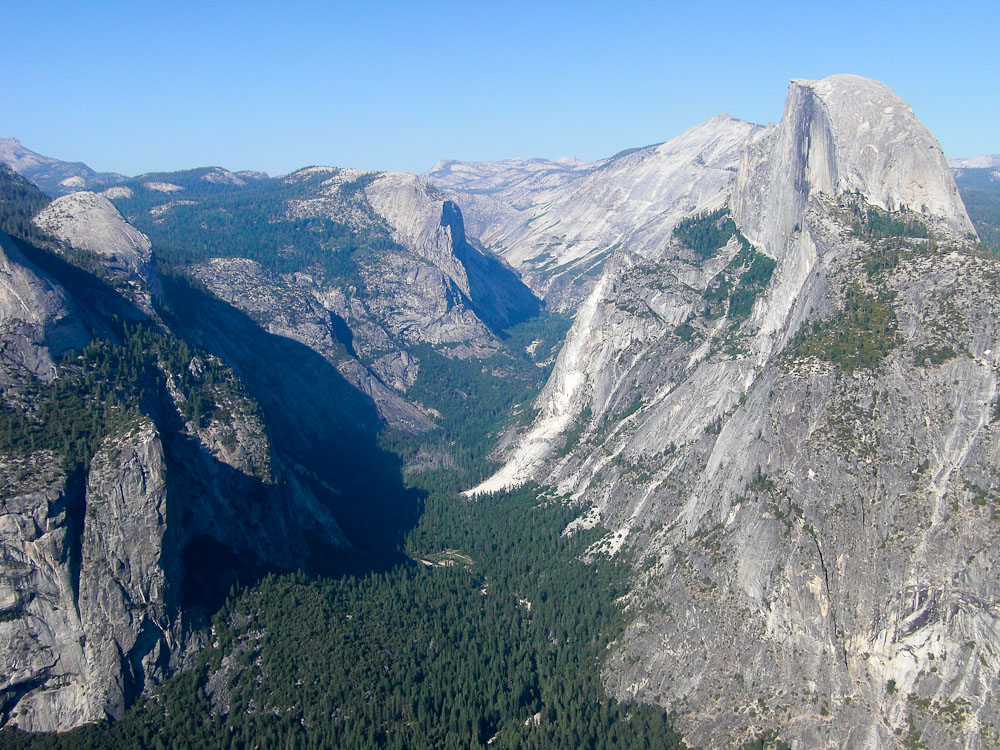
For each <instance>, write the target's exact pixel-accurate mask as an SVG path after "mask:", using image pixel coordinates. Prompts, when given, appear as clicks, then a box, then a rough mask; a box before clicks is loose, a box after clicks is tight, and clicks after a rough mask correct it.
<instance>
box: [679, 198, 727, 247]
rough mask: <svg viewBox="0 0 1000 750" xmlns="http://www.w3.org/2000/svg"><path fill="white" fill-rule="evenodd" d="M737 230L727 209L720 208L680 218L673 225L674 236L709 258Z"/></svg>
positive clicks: (686, 245) (723, 245)
mask: <svg viewBox="0 0 1000 750" xmlns="http://www.w3.org/2000/svg"><path fill="white" fill-rule="evenodd" d="M738 231H739V230H738V229H737V228H736V222H734V221H733V219H732V217H731V216H729V209H727V208H720V209H719V210H718V211H711V212H705V213H700V214H697V215H695V216H691V217H689V218H687V219H681V220H680V221H679V222H677V226H675V227H674V236H675V237H677V238H678V239H679V240H680V241H681V242H683V243H684V246H685V247H687V248H689V249H691V250H693V251H694V252H695V253H697V254H698V255H700V256H701V257H702V258H711V257H712V256H713V255H715V251H716V250H718V249H719V248H721V247H725V245H726V243H727V242H729V240H730V239H731V238H732V236H733V235H734V234H736V233H737V232H738Z"/></svg>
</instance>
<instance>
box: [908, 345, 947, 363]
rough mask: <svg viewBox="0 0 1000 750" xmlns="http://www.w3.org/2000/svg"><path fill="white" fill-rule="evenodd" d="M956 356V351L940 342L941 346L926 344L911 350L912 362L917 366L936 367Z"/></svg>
mask: <svg viewBox="0 0 1000 750" xmlns="http://www.w3.org/2000/svg"><path fill="white" fill-rule="evenodd" d="M957 356H958V352H956V351H955V350H954V349H953V348H951V347H950V346H948V345H947V344H942V345H941V346H934V345H933V344H928V345H927V346H921V347H917V348H915V349H914V350H913V364H915V365H916V366H917V367H927V366H930V367H937V366H938V365H943V364H944V363H945V362H948V361H950V360H952V359H955V357H957Z"/></svg>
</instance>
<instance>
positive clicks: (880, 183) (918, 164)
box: [732, 75, 975, 258]
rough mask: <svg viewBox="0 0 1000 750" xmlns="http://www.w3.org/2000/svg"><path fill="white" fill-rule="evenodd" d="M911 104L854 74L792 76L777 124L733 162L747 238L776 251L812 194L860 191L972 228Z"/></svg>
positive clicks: (737, 209) (893, 206)
mask: <svg viewBox="0 0 1000 750" xmlns="http://www.w3.org/2000/svg"><path fill="white" fill-rule="evenodd" d="M914 123H916V118H915V117H914V115H913V111H912V110H911V109H910V107H909V105H908V104H907V103H906V102H904V101H903V100H902V99H900V98H899V97H898V96H897V95H896V94H895V93H894V92H893V91H892V90H891V89H890V88H889V87H888V86H885V85H884V84H881V83H878V82H876V81H871V80H868V79H866V78H861V77H860V76H851V75H837V76H830V77H829V78H824V79H823V80H821V81H806V80H793V81H792V82H791V84H790V86H789V89H788V99H787V100H786V102H785V112H784V115H783V116H782V119H781V124H780V126H779V127H778V128H777V130H776V131H775V132H774V133H772V134H771V135H770V136H769V137H768V138H767V139H766V140H764V141H761V142H759V143H757V144H756V145H755V146H753V147H751V148H749V149H748V150H747V152H746V155H745V156H744V159H743V163H742V164H741V165H740V172H739V178H738V180H737V184H736V188H735V192H734V195H733V202H732V206H733V215H734V217H735V218H736V221H737V223H738V224H739V225H740V227H741V228H742V229H743V232H744V234H746V236H747V238H748V239H749V240H750V241H751V242H753V243H755V244H756V245H758V246H759V247H763V248H764V249H765V250H766V251H767V252H768V253H770V254H771V255H773V256H774V257H779V258H780V257H781V254H782V253H783V251H784V247H783V245H784V241H785V238H787V237H788V236H790V235H791V234H792V231H793V228H794V226H795V224H796V223H798V220H799V217H800V216H801V214H802V211H803V210H804V208H805V206H806V204H807V202H808V200H809V198H810V197H813V196H819V195H826V196H829V197H831V198H834V199H836V198H837V197H838V196H841V195H844V194H849V193H858V194H860V195H862V196H864V198H865V200H866V201H867V202H868V203H869V204H870V205H872V206H878V207H879V208H882V209H885V210H889V211H899V210H905V209H907V208H909V209H912V210H914V211H916V212H918V213H920V214H921V216H922V217H923V219H924V220H925V221H928V222H931V223H932V224H934V225H936V226H938V227H939V229H942V230H950V231H951V232H954V233H957V234H958V235H959V236H962V237H967V236H970V235H971V236H972V237H974V236H975V230H974V229H973V228H972V223H971V222H970V221H969V217H968V216H967V215H966V212H965V206H964V205H963V204H962V199H961V197H959V194H958V188H957V187H956V186H955V180H954V178H953V177H952V176H951V173H950V172H949V170H948V166H947V161H946V159H945V157H944V154H943V153H942V152H941V148H940V146H938V144H937V141H936V140H935V138H934V136H932V135H931V134H930V133H929V132H928V131H927V129H926V128H924V127H922V126H919V123H917V127H914Z"/></svg>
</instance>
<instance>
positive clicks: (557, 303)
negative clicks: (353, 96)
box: [427, 115, 764, 310]
mask: <svg viewBox="0 0 1000 750" xmlns="http://www.w3.org/2000/svg"><path fill="white" fill-rule="evenodd" d="M763 132H764V129H763V128H760V127H759V126H756V125H751V124H750V123H746V122H741V121H739V120H735V119H733V118H732V117H730V116H728V115H719V116H717V117H713V118H712V119H710V120H708V121H706V122H704V123H702V124H701V125H698V126H696V127H694V128H691V129H690V130H688V131H687V132H685V133H682V134H681V135H679V136H677V137H676V138H673V139H671V140H670V141H667V142H666V143H663V144H660V145H658V146H648V147H646V148H641V149H636V150H634V151H629V152H625V153H623V154H620V155H618V156H615V157H613V158H611V159H609V160H607V161H606V162H600V163H595V164H592V165H572V164H567V165H560V166H563V168H562V169H554V168H549V169H526V167H527V166H532V165H535V166H538V165H536V164H535V163H534V162H528V163H526V164H508V163H505V162H500V163H499V164H498V165H497V166H498V167H502V168H501V169H500V170H499V172H498V171H497V170H487V169H485V168H483V166H482V165H460V164H455V163H446V164H442V165H439V166H438V167H437V168H436V169H435V170H432V171H431V172H430V173H428V175H427V178H428V179H429V180H430V181H431V182H435V183H436V184H439V185H440V186H441V187H442V188H444V189H446V190H450V191H452V192H451V194H452V195H454V197H455V200H456V201H457V202H458V203H459V204H460V205H462V207H463V209H464V210H465V211H466V212H467V213H468V214H469V215H470V216H471V217H472V218H471V219H470V225H474V226H476V227H477V228H478V229H479V232H480V233H479V237H480V240H481V241H482V242H483V244H484V245H485V246H486V248H488V249H489V250H491V251H493V252H494V253H496V254H497V255H500V256H501V257H503V259H504V260H505V261H507V262H508V263H510V264H511V266H513V267H514V268H515V269H516V270H517V271H518V272H519V273H520V274H521V275H522V277H523V278H524V279H525V282H526V283H527V284H528V286H530V287H531V288H532V290H533V291H534V292H535V293H536V294H538V295H539V296H541V297H542V298H543V299H545V301H546V303H547V304H548V305H549V307H551V308H552V309H555V310H573V309H576V308H577V307H578V306H579V305H580V304H581V303H582V301H583V300H584V299H585V298H586V296H587V294H588V293H589V292H590V290H591V289H592V288H593V287H594V285H595V284H596V283H597V280H598V278H599V277H600V274H601V270H602V268H603V267H604V263H605V262H606V261H607V259H608V258H609V257H610V256H611V255H612V254H613V253H615V252H616V251H619V250H620V251H623V252H633V253H638V254H647V253H651V252H656V250H657V249H658V248H660V247H661V246H662V245H663V243H664V242H666V240H667V239H668V238H669V237H670V233H671V230H672V229H673V227H674V224H676V222H677V220H678V219H680V218H681V217H682V216H684V215H686V214H688V213H690V212H691V211H699V210H703V209H711V208H717V207H718V206H719V205H721V201H722V200H723V196H722V193H723V191H724V189H725V188H726V186H728V185H729V184H730V183H731V182H732V177H733V173H734V171H735V169H736V165H737V164H738V162H739V158H740V155H741V154H742V153H743V151H744V148H745V146H746V144H747V143H748V142H749V141H752V140H753V139H755V138H758V137H760V135H762V133H763ZM548 164H549V165H550V167H551V166H552V165H553V163H551V162H550V163H548ZM470 166H471V167H476V166H479V168H478V169H470V168H469V167H470ZM463 167H464V168H463ZM570 167H572V168H570ZM505 171H513V172H514V174H515V175H516V177H517V179H511V180H509V182H508V181H505V180H502V179H500V176H502V175H503V174H504V172H505ZM522 175H523V176H522ZM484 194H485V195H486V196H488V197H489V198H491V200H494V201H497V202H499V203H500V204H502V205H504V206H506V207H507V209H506V210H504V211H497V210H494V209H493V208H491V207H490V206H489V205H486V204H484V202H483V200H482V199H481V196H483V195H484ZM484 214H486V215H484Z"/></svg>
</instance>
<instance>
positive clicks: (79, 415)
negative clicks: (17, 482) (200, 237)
mask: <svg viewBox="0 0 1000 750" xmlns="http://www.w3.org/2000/svg"><path fill="white" fill-rule="evenodd" d="M120 325H121V329H120V332H121V343H120V344H112V343H110V342H108V341H104V340H100V339H98V340H95V341H93V342H91V343H90V344H88V345H87V346H86V347H85V348H84V350H83V351H82V352H81V353H80V354H79V355H71V356H69V357H67V358H65V359H64V360H63V361H62V362H60V365H59V369H60V376H59V377H58V378H56V379H55V380H53V381H51V382H43V381H39V380H30V381H28V382H27V383H26V384H25V385H24V387H23V389H22V391H21V393H20V394H19V396H18V398H17V401H16V402H15V403H12V404H10V403H8V404H3V405H0V452H6V453H13V454H19V455H26V454H29V453H33V452H35V451H39V450H44V449H51V450H55V451H56V452H57V453H59V454H60V455H62V456H63V458H64V461H65V464H66V468H67V470H70V471H72V470H74V469H76V468H80V467H85V466H87V465H88V464H89V463H90V459H91V458H92V457H93V455H94V453H95V452H96V451H97V449H98V448H99V447H100V445H101V442H102V441H103V440H104V438H105V437H107V436H108V435H114V434H120V433H122V432H125V431H127V430H129V429H131V428H132V427H133V426H134V425H135V424H136V423H137V421H138V419H139V418H140V416H141V415H142V414H144V413H150V412H155V411H156V410H158V406H157V404H158V403H159V402H160V401H161V399H163V398H164V394H165V393H166V378H167V375H168V374H169V375H170V377H171V380H172V382H173V385H174V387H175V388H176V389H178V390H179V391H180V393H181V395H182V396H183V397H184V401H183V404H182V406H181V411H182V412H183V414H184V416H185V418H186V419H187V420H189V421H191V422H193V423H195V424H199V425H200V424H203V423H204V422H205V421H206V420H207V419H208V418H210V417H211V416H212V415H213V414H214V413H215V412H217V411H218V410H219V406H218V405H217V404H216V402H215V396H214V394H216V393H217V392H218V389H219V388H224V389H227V390H230V391H232V392H233V395H234V396H235V397H238V398H240V399H241V400H244V399H245V398H246V397H245V395H244V394H243V393H242V391H241V389H240V386H239V385H238V381H237V380H236V378H235V375H233V373H232V371H231V370H229V368H227V367H225V366H224V365H222V364H220V363H219V362H218V361H217V360H214V359H212V358H210V357H208V356H207V355H205V354H204V353H203V352H202V353H199V352H197V351H196V350H194V349H192V348H191V347H190V346H188V345H187V344H186V343H185V342H183V341H181V340H180V339H178V338H176V337H174V336H171V335H169V334H166V333H163V332H162V331H160V330H158V329H157V328H154V327H153V326H152V325H150V324H145V323H138V324H137V323H131V324H130V323H127V322H125V323H121V324H120ZM196 359H197V362H198V364H197V366H196V367H192V363H193V362H194V361H195V360H196ZM196 370H199V374H198V375H195V371H196ZM22 404H26V405H27V406H22Z"/></svg>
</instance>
